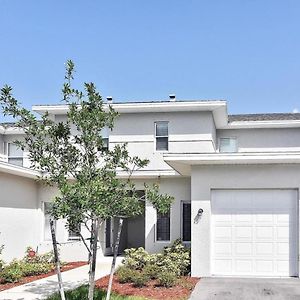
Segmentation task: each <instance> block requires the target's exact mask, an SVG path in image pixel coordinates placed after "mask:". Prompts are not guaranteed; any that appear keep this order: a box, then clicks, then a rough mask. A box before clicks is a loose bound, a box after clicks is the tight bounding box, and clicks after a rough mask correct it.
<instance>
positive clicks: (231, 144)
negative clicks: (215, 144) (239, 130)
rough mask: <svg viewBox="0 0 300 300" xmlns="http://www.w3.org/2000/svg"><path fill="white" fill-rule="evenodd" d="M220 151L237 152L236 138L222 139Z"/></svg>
mask: <svg viewBox="0 0 300 300" xmlns="http://www.w3.org/2000/svg"><path fill="white" fill-rule="evenodd" d="M219 151H220V152H224V153H232V152H237V140H236V138H232V137H230V138H220V145H219Z"/></svg>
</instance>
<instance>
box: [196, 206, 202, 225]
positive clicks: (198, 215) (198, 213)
mask: <svg viewBox="0 0 300 300" xmlns="http://www.w3.org/2000/svg"><path fill="white" fill-rule="evenodd" d="M202 215H203V209H202V208H199V209H198V212H197V215H196V217H195V218H194V223H195V224H197V223H198V222H199V220H200V219H201V217H202Z"/></svg>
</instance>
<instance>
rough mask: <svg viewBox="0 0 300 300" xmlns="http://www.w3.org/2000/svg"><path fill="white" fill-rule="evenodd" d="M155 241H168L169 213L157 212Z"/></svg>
mask: <svg viewBox="0 0 300 300" xmlns="http://www.w3.org/2000/svg"><path fill="white" fill-rule="evenodd" d="M156 239H157V240H158V241H169V240H170V212H168V213H166V214H161V213H159V212H157V224H156Z"/></svg>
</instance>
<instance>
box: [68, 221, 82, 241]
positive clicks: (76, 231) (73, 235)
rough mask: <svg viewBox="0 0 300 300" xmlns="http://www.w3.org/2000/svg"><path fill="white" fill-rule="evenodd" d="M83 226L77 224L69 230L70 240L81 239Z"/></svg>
mask: <svg viewBox="0 0 300 300" xmlns="http://www.w3.org/2000/svg"><path fill="white" fill-rule="evenodd" d="M80 231H81V224H76V225H74V226H73V227H72V228H69V239H70V240H78V239H79V238H80Z"/></svg>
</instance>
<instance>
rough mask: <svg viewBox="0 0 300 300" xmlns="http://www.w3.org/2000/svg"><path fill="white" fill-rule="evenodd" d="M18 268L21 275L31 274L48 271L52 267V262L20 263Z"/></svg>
mask: <svg viewBox="0 0 300 300" xmlns="http://www.w3.org/2000/svg"><path fill="white" fill-rule="evenodd" d="M20 269H21V271H22V273H23V276H33V275H40V274H46V273H49V272H50V271H52V270H53V269H54V265H53V264H49V263H27V262H22V263H20Z"/></svg>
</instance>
